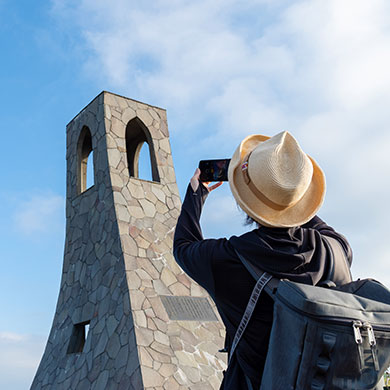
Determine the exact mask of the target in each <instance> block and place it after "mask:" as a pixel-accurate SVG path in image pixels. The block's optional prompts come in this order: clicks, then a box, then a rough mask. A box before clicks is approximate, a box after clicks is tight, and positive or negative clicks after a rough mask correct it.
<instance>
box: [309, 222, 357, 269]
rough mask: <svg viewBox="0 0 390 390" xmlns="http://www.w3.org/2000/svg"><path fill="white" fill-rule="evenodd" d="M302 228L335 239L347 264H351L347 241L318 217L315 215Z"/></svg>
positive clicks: (349, 248)
mask: <svg viewBox="0 0 390 390" xmlns="http://www.w3.org/2000/svg"><path fill="white" fill-rule="evenodd" d="M302 227H303V228H308V229H314V230H318V231H319V232H320V233H321V234H323V235H324V236H328V237H332V238H335V239H336V240H337V241H339V242H340V244H341V246H342V247H343V249H344V251H345V254H346V256H347V260H348V262H349V264H350V265H351V264H352V248H351V246H350V245H349V242H348V241H347V239H346V238H345V237H344V236H343V235H342V234H340V233H338V232H336V231H335V230H334V229H333V228H332V227H330V226H329V225H327V224H326V223H325V222H324V221H323V220H322V219H321V218H320V217H318V216H317V215H316V216H315V217H314V218H312V219H311V220H310V221H309V222H307V223H306V224H305V225H302Z"/></svg>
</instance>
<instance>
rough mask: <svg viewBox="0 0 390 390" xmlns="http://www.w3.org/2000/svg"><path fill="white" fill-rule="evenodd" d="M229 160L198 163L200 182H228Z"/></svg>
mask: <svg viewBox="0 0 390 390" xmlns="http://www.w3.org/2000/svg"><path fill="white" fill-rule="evenodd" d="M229 163H230V158H225V159H222V160H201V161H199V169H200V181H228V168H229Z"/></svg>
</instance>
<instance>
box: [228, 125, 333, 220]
mask: <svg viewBox="0 0 390 390" xmlns="http://www.w3.org/2000/svg"><path fill="white" fill-rule="evenodd" d="M228 178H229V184H230V189H231V191H232V193H233V196H234V198H235V199H236V201H237V203H238V204H239V206H240V207H241V208H242V209H243V210H244V211H245V212H246V213H247V214H248V215H249V216H250V217H252V218H253V219H254V220H255V221H257V222H259V223H260V224H261V225H264V226H268V227H292V226H299V225H303V224H304V223H306V222H308V221H309V220H310V219H311V218H312V217H313V216H314V215H315V214H316V213H317V211H318V209H319V208H320V207H321V205H322V203H323V201H324V196H325V175H324V173H323V171H322V170H321V168H320V167H319V166H318V165H317V163H316V162H315V161H314V160H313V159H312V158H311V157H309V156H308V155H307V154H305V153H304V152H303V150H302V149H301V147H300V146H299V144H298V142H297V140H296V139H295V138H294V137H293V136H292V135H291V134H290V133H289V132H288V131H284V132H282V133H279V134H277V135H275V136H273V137H271V138H270V137H267V136H264V135H258V134H256V135H250V136H248V137H246V138H245V139H244V140H243V141H242V142H241V143H240V145H239V146H238V148H237V149H236V151H235V152H234V154H233V157H232V159H231V161H230V164H229V170H228Z"/></svg>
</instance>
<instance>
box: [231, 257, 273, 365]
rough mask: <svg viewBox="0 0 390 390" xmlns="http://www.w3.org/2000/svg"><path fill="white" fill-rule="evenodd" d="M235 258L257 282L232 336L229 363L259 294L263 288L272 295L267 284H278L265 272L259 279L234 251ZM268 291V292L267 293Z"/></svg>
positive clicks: (245, 261)
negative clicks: (273, 282) (236, 257)
mask: <svg viewBox="0 0 390 390" xmlns="http://www.w3.org/2000/svg"><path fill="white" fill-rule="evenodd" d="M236 253H237V256H238V257H239V259H240V260H241V262H242V263H243V265H244V266H245V268H246V269H247V270H248V271H249V272H250V273H251V275H252V276H253V277H254V278H255V279H256V280H257V282H256V285H255V287H254V288H253V291H252V294H251V296H250V298H249V301H248V304H247V306H246V309H245V312H244V315H243V316H242V318H241V321H240V324H239V325H238V328H237V331H236V334H235V335H234V339H233V342H232V346H231V349H230V351H229V362H230V360H231V358H232V356H233V354H234V351H235V350H236V347H237V345H238V343H239V342H240V340H241V337H242V335H243V334H244V332H245V329H246V327H247V325H248V323H249V320H250V319H251V317H252V314H253V311H254V310H255V307H256V304H257V301H258V299H259V296H260V294H261V292H262V291H263V289H264V288H266V292H267V293H268V294H270V295H271V297H272V295H273V289H272V288H267V286H268V284H269V283H270V282H272V280H275V281H277V282H279V280H278V279H276V278H273V277H272V275H270V274H268V273H267V272H263V273H262V274H261V275H260V277H259V276H258V274H257V273H256V272H255V271H254V269H253V268H252V267H251V266H250V264H249V263H248V261H247V260H246V259H245V258H244V256H242V255H241V254H240V253H239V252H238V251H237V250H236ZM268 290H269V291H268Z"/></svg>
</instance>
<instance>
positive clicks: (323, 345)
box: [229, 238, 390, 390]
mask: <svg viewBox="0 0 390 390" xmlns="http://www.w3.org/2000/svg"><path fill="white" fill-rule="evenodd" d="M327 241H329V243H330V245H331V246H332V250H333V252H335V251H336V250H338V245H337V244H335V243H334V242H332V241H333V240H328V238H327ZM334 241H336V240H334ZM237 254H238V256H239V258H240V260H241V261H242V263H243V264H244V265H245V267H246V268H247V269H248V271H249V272H250V273H251V274H252V276H253V277H254V278H255V279H256V280H257V283H256V286H255V288H254V290H253V292H252V295H251V298H250V300H249V302H248V306H247V308H246V311H245V314H244V316H243V318H242V320H241V323H240V325H239V327H238V329H237V332H236V335H235V337H234V340H233V343H232V347H231V350H230V354H229V358H231V356H232V355H233V354H234V351H235V348H236V346H237V344H238V343H239V341H240V339H241V337H242V335H243V333H244V332H245V328H246V326H247V324H248V322H249V320H250V317H251V315H252V313H253V310H254V308H255V306H256V303H257V299H258V298H259V296H260V293H261V291H262V290H263V289H264V290H265V291H266V292H267V294H268V295H270V296H271V297H272V299H273V300H274V315H273V324H272V330H271V336H270V341H269V347H268V353H267V357H266V362H265V367H264V373H263V377H262V382H261V387H260V390H339V389H350V390H360V389H368V390H370V389H372V390H373V389H377V387H376V386H377V383H378V382H379V381H380V379H381V378H382V376H383V374H384V372H385V370H386V369H387V368H388V367H389V366H390V291H389V290H388V289H387V288H386V287H385V286H383V285H382V284H381V283H379V282H377V281H375V280H372V279H364V280H358V281H351V282H349V283H346V284H344V285H338V286H336V284H338V283H335V281H336V282H338V280H337V279H338V278H340V280H342V278H344V280H345V275H344V277H343V276H342V273H343V272H346V271H345V266H344V265H342V266H341V268H343V267H344V271H343V270H342V269H341V271H340V266H338V267H333V268H334V269H333V270H331V272H333V274H332V275H330V279H329V280H328V281H327V282H326V283H325V284H324V285H325V286H326V287H318V286H310V285H305V284H300V283H294V282H291V281H288V280H278V279H276V278H273V277H272V276H271V275H269V274H267V273H265V272H262V271H261V270H259V269H256V268H255V267H253V266H252V265H251V264H249V263H248V262H247V261H246V260H245V258H243V256H241V255H240V254H239V253H238V252H237ZM334 263H335V262H334ZM346 268H348V272H349V267H346ZM248 387H249V388H251V384H250V382H249V381H248ZM378 389H379V388H378ZM254 390H258V389H254Z"/></svg>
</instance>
